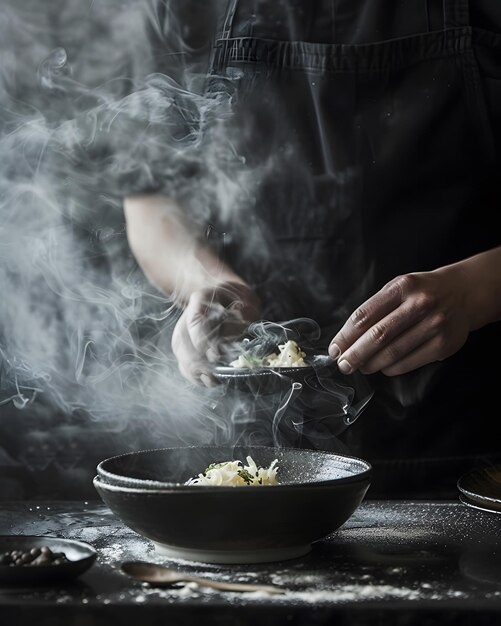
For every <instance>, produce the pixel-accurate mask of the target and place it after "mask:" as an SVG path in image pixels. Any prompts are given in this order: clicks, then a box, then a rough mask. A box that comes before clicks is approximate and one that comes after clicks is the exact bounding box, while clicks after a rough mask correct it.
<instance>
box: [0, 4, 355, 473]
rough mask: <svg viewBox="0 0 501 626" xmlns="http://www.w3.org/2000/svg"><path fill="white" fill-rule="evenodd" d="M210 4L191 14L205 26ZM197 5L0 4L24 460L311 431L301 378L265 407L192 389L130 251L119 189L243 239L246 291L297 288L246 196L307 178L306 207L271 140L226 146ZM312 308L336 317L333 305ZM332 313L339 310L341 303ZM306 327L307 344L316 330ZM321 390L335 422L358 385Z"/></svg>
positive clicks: (7, 309) (8, 273) (9, 338)
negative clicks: (284, 180)
mask: <svg viewBox="0 0 501 626" xmlns="http://www.w3.org/2000/svg"><path fill="white" fill-rule="evenodd" d="M216 4H218V3H213V2H207V3H197V7H198V10H200V11H207V19H209V18H210V15H211V10H212V9H214V7H215V6H216ZM159 7H160V8H163V10H164V11H165V15H159V14H158V8H159ZM192 9H193V7H192V6H191V3H190V2H188V1H187V0H186V2H170V1H166V2H159V3H156V2H154V0H125V2H124V0H86V1H85V2H82V1H77V0H51V2H39V0H24V1H23V2H22V3H19V2H15V1H14V0H6V1H4V2H2V3H1V5H0V41H1V42H2V43H1V44H0V46H1V48H0V54H1V62H0V124H1V128H0V131H1V134H0V154H1V155H2V159H1V160H0V211H1V216H2V220H1V222H0V289H1V292H0V406H1V409H0V410H1V412H2V414H3V416H4V417H3V419H7V417H8V419H9V423H15V424H16V427H17V425H18V424H19V428H20V430H22V431H23V435H22V436H21V439H22V442H23V444H22V448H23V451H22V455H21V456H22V460H23V462H25V463H26V465H27V466H29V467H32V468H35V469H44V468H47V467H49V466H50V465H51V464H54V463H55V464H57V467H58V468H59V469H64V470H65V471H67V470H68V469H69V468H74V469H75V468H78V466H79V464H80V463H81V460H82V458H83V454H82V450H81V446H82V445H83V444H82V443H81V442H82V440H83V439H82V437H83V438H84V439H85V440H86V441H87V442H89V440H90V444H89V443H88V445H90V446H91V447H92V448H93V449H94V450H99V446H97V444H96V441H97V440H99V439H100V438H102V437H104V438H105V439H107V441H108V442H110V441H112V442H113V445H115V446H117V445H118V447H119V448H120V449H122V446H123V447H124V448H125V447H129V448H135V449H137V448H138V447H140V446H143V447H144V446H155V447H158V446H168V445H182V444H206V443H214V442H215V443H227V442H228V441H232V442H237V441H238V440H239V439H241V438H242V437H245V438H246V441H245V443H262V442H263V441H269V438H270V428H272V430H273V433H272V435H273V436H274V438H275V440H277V441H278V442H279V443H288V442H290V441H294V442H296V441H297V440H298V437H299V438H301V437H302V436H303V435H304V431H305V429H306V430H307V428H306V426H307V425H306V424H305V422H304V419H303V417H301V416H300V415H299V413H297V411H296V413H294V410H295V409H294V410H292V409H293V408H294V407H296V408H297V407H298V406H300V402H299V401H300V400H301V399H304V398H305V389H306V388H307V387H308V384H309V383H308V382H307V381H304V382H302V383H300V384H301V390H300V389H299V384H293V385H292V386H291V385H290V381H285V383H284V385H285V386H284V387H283V389H282V391H284V392H285V393H282V391H281V392H280V394H279V395H278V396H276V397H274V398H273V399H272V401H271V404H270V397H266V396H261V395H259V396H252V395H251V396H249V395H242V394H233V393H231V392H230V391H229V390H228V389H226V388H225V387H224V386H222V387H220V388H217V389H215V390H206V389H203V388H199V387H193V386H190V385H188V384H187V382H186V381H185V380H184V379H183V378H182V377H181V375H180V374H179V372H178V368H177V363H176V361H175V359H174V357H173V355H172V351H171V347H170V337H171V333H172V330H173V328H174V325H175V323H176V321H177V319H178V316H179V311H178V310H177V309H176V307H174V306H173V303H172V301H171V300H170V299H169V298H168V297H166V296H164V295H163V294H161V293H159V292H158V291H156V290H155V289H154V288H153V287H152V286H151V285H150V284H149V283H148V282H147V281H146V279H145V277H144V276H143V274H142V272H141V271H140V270H139V268H138V267H137V264H136V262H135V260H134V258H133V257H132V255H131V253H130V251H129V249H128V246H127V240H126V235H125V225H124V217H123V211H122V200H123V197H124V196H126V195H128V194H130V193H135V192H145V191H155V192H159V193H166V194H168V195H169V196H171V197H174V198H175V199H176V200H177V201H178V203H179V204H180V205H181V206H183V207H184V208H185V210H186V211H188V212H189V213H190V216H191V217H192V219H193V221H194V222H195V223H196V224H198V225H199V226H200V228H204V227H205V226H206V225H207V224H208V223H211V224H213V226H212V228H211V232H210V239H211V241H213V242H214V244H215V245H219V244H220V246H221V251H222V253H223V254H224V252H225V250H226V249H227V248H228V249H230V248H231V247H232V246H234V245H241V246H242V250H241V252H242V254H241V259H242V263H243V265H244V269H245V267H247V266H248V267H249V268H251V269H252V270H255V269H257V270H258V273H259V272H261V275H264V276H265V277H266V280H264V279H263V282H262V284H260V285H258V286H259V287H261V288H262V289H263V292H264V293H266V292H267V291H268V292H272V295H273V297H272V298H270V301H272V302H276V303H281V302H283V301H285V299H286V298H290V296H288V295H286V292H291V291H292V292H293V296H292V298H294V297H295V295H296V296H297V295H298V294H297V290H296V294H295V295H294V289H291V285H290V284H289V282H288V280H289V276H285V277H284V275H283V263H282V264H279V263H277V264H276V265H275V264H274V263H273V262H272V263H271V264H268V265H266V264H265V261H266V260H270V259H271V260H272V261H274V259H275V258H276V260H277V261H282V259H280V257H279V255H278V254H277V252H276V251H275V250H273V245H272V241H271V239H270V238H269V236H268V235H267V234H266V233H264V232H263V230H262V228H261V227H260V221H259V216H258V209H259V206H257V203H256V197H257V195H258V192H259V193H266V191H267V187H266V185H264V187H263V181H266V180H267V177H268V178H269V175H270V173H272V172H276V171H277V168H278V170H279V169H280V168H282V169H284V168H285V170H286V171H288V172H290V173H291V177H294V176H295V177H296V179H297V180H298V181H302V180H304V183H301V184H302V185H303V187H304V189H303V188H300V191H301V189H302V191H303V192H304V198H305V200H304V202H306V203H307V202H309V201H311V195H312V191H311V189H310V187H311V181H310V180H309V178H308V172H307V171H306V170H304V171H303V168H305V167H306V166H305V165H303V164H301V163H298V162H297V154H296V152H295V147H294V146H293V145H292V143H291V141H290V140H287V141H282V139H283V136H282V135H279V136H277V137H276V138H275V137H273V138H272V139H270V146H268V149H266V150H261V151H258V152H257V154H256V156H255V158H254V159H252V160H246V159H245V158H244V156H243V153H244V152H243V151H241V150H240V146H241V144H244V145H245V144H246V142H247V143H249V142H251V141H252V137H248V136H247V135H246V133H248V131H246V130H245V129H243V130H242V131H241V136H237V135H236V134H235V128H236V126H235V125H234V124H233V123H232V120H233V115H234V102H235V92H236V86H237V85H238V83H239V81H240V80H241V78H242V76H241V72H240V70H238V69H237V68H228V71H226V72H225V73H224V75H222V76H215V77H213V78H212V80H211V82H210V85H209V86H210V89H207V84H206V75H207V69H208V68H207V64H206V61H205V60H204V59H206V58H207V54H206V52H207V49H206V47H207V45H208V42H205V43H204V42H203V41H202V39H200V38H198V39H197V33H196V32H195V33H194V32H191V31H190V22H189V20H188V21H187V20H186V19H183V16H182V15H180V13H182V12H183V11H185V12H186V13H187V14H188V16H189V11H190V10H192ZM185 17H186V16H185ZM199 21H200V22H202V23H203V22H204V20H199ZM209 43H210V42H209ZM268 106H269V107H273V106H275V104H273V98H272V97H271V98H270V102H269V104H268ZM242 128H243V127H242ZM280 132H282V133H283V129H282V131H280ZM319 132H320V134H322V132H323V131H322V129H321V128H320V129H319ZM278 144H280V150H278V148H277V146H278ZM324 147H325V146H324ZM276 148H277V149H276ZM329 174H332V172H331V169H330V168H329ZM301 184H300V187H301ZM284 193H285V194H286V193H287V190H286V191H285V192H284ZM296 195H297V197H298V198H300V200H298V201H301V202H302V201H303V200H302V199H301V198H303V195H302V194H301V193H298V194H296ZM276 201H277V203H278V202H280V203H281V204H284V205H285V206H287V205H288V204H287V203H288V201H289V199H288V198H287V197H285V196H284V197H280V198H278V197H277V198H276ZM284 228H285V229H286V230H287V231H288V232H291V231H294V228H293V225H291V224H284ZM237 231H238V235H239V237H240V239H239V241H236V240H234V234H235V232H237ZM237 239H238V238H237ZM297 262H298V263H300V262H301V259H298V260H297ZM269 267H272V268H273V270H272V271H269ZM240 269H241V268H237V271H240ZM289 270H290V271H289V274H290V275H291V276H292V275H293V274H294V266H292V267H291V268H289ZM313 278H314V280H313V279H312V280H311V281H306V283H307V284H305V286H304V287H303V293H302V294H301V297H302V299H303V300H302V301H303V302H304V301H307V300H308V290H317V291H318V294H320V293H323V292H325V291H326V290H325V288H324V286H323V285H322V282H321V279H320V278H319V277H318V276H314V277H313ZM359 286H360V289H362V285H361V284H360V285H359ZM322 290H323V291H322ZM355 296H356V294H355ZM292 304H294V302H293V303H292ZM324 304H325V310H326V311H329V312H330V311H331V310H332V306H331V305H332V302H331V301H330V300H328V299H327V298H326V300H325V302H324ZM344 306H345V307H346V310H341V309H340V311H339V313H340V317H341V318H343V317H344V316H345V314H346V313H348V312H349V311H350V302H349V301H347V302H346V303H344ZM292 308H294V306H293V307H292ZM273 314H274V311H272V310H270V311H269V315H270V319H281V318H280V316H273ZM289 327H290V325H289ZM256 330H258V329H257V328H254V329H253V331H256ZM300 330H301V336H302V337H303V338H304V337H305V333H306V337H307V339H308V337H309V339H312V340H313V339H315V336H314V335H315V333H316V332H317V330H318V329H313V334H310V335H308V333H309V332H310V331H311V329H310V330H305V328H301V329H300ZM259 332H261V335H259V333H258V335H257V337H256V339H257V340H258V341H261V342H262V344H263V345H265V344H266V342H268V341H271V340H273V341H274V340H275V339H276V334H273V333H272V334H271V335H270V328H267V327H265V326H262V327H261V328H260V331H259ZM316 338H317V339H318V336H316ZM318 380H319V381H320V382H318V384H319V385H320V386H321V388H318V387H317V388H316V390H317V391H319V390H320V392H323V391H325V393H326V394H328V395H329V397H330V398H332V397H335V394H336V393H337V394H338V404H339V407H340V409H339V413H340V415H341V416H342V419H344V418H345V417H346V415H348V408H347V407H352V406H356V404H353V398H352V397H350V394H351V393H352V391H350V390H347V391H346V392H340V387H339V386H336V388H335V390H333V389H332V388H331V389H330V390H329V389H328V382H327V381H324V380H322V379H321V378H319V379H318ZM315 384H317V383H315ZM299 391H301V393H299V394H298V392H299ZM339 394H340V395H339ZM363 395H364V397H365V394H363ZM250 406H252V415H253V418H254V417H256V418H258V417H259V416H264V417H265V419H263V420H259V419H256V420H254V421H253V422H252V423H251V424H249V422H248V416H249V407H250ZM270 409H271V410H272V413H271V418H270ZM291 410H292V412H291ZM357 411H358V408H357ZM291 416H292V417H291ZM274 418H275V419H274ZM287 421H288V423H289V425H290V427H289V426H288V427H287V428H288V430H287V429H286V431H283V430H282V428H281V427H279V425H280V424H282V425H283V424H284V423H285V422H287ZM320 421H321V420H320ZM261 422H263V423H264V424H265V425H264V426H261ZM239 424H240V425H242V424H245V425H246V426H245V428H241V427H240V426H239ZM1 428H2V426H1V425H0V429H1ZM321 429H322V425H320V430H321ZM48 432H50V433H51V434H50V437H49V436H48ZM282 432H287V434H286V435H284V436H283V437H282V436H281V435H280V436H279V433H282ZM117 434H119V435H120V438H117V439H116V440H115V439H114V438H115V436H116V435H117ZM331 435H332V429H331V428H326V434H325V437H330V436H331ZM117 441H119V442H120V444H117V443H116V442H117ZM240 442H242V441H240ZM2 445H3V443H2V442H1V441H0V446H2ZM120 449H119V450H118V451H120Z"/></svg>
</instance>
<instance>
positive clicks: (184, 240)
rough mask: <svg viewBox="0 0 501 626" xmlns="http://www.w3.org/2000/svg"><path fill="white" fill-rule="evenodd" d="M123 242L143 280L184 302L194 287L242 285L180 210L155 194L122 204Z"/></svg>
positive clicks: (135, 197) (125, 201)
mask: <svg viewBox="0 0 501 626" xmlns="http://www.w3.org/2000/svg"><path fill="white" fill-rule="evenodd" d="M124 213H125V218H126V224H127V238H128V241H129V246H130V248H131V251H132V253H133V254H134V256H135V258H136V260H137V262H138V264H139V266H140V267H141V269H142V270H143V272H144V273H145V275H146V277H147V278H148V280H149V281H150V282H151V283H152V284H153V285H154V286H155V287H156V288H157V289H159V290H160V291H162V292H164V293H166V294H168V295H172V297H173V299H174V300H175V301H176V302H177V303H178V304H181V305H182V304H185V303H186V302H187V301H188V300H189V297H190V295H191V294H192V293H194V292H195V291H197V290H199V289H206V288H211V287H212V288H216V287H218V286H219V285H221V284H223V283H228V282H233V283H240V284H244V281H243V280H242V279H241V278H240V277H239V276H238V275H237V274H235V272H233V271H232V270H231V268H230V267H228V266H227V265H225V264H224V263H222V262H221V261H220V260H219V259H218V257H217V255H216V254H215V253H214V251H213V250H211V248H210V247H209V245H208V244H207V243H206V242H204V241H203V239H202V237H201V236H200V235H199V233H197V232H196V230H195V228H194V225H192V224H190V223H189V222H188V220H187V219H186V217H184V216H183V215H182V212H181V210H180V208H179V206H178V205H177V204H176V203H175V202H174V201H173V200H171V199H169V198H167V197H165V196H160V195H144V196H130V197H127V198H125V200H124Z"/></svg>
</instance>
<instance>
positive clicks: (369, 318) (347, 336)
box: [329, 279, 403, 359]
mask: <svg viewBox="0 0 501 626" xmlns="http://www.w3.org/2000/svg"><path fill="white" fill-rule="evenodd" d="M402 301H403V294H402V289H401V286H400V282H399V281H398V280H397V279H395V280H394V281H391V282H390V283H388V284H387V285H385V286H384V287H383V288H382V289H381V290H380V291H378V292H377V293H376V294H374V295H373V296H372V297H371V298H369V299H368V300H366V301H365V302H364V303H363V304H362V305H361V306H359V307H358V308H357V309H356V310H355V311H354V312H353V313H352V314H351V316H350V317H349V319H348V320H347V321H346V323H345V324H344V326H343V327H342V328H341V330H340V331H339V332H338V333H337V334H336V335H335V337H334V338H333V339H332V341H331V344H330V346H329V355H330V356H331V358H333V359H335V358H337V357H338V356H339V355H340V354H341V353H343V352H344V351H345V350H346V349H347V348H348V347H349V346H351V345H352V344H353V343H354V342H355V341H356V340H357V339H358V338H359V337H361V336H362V335H363V334H364V333H365V332H366V331H367V330H368V329H369V328H371V327H372V326H374V324H376V323H377V322H379V321H380V320H382V319H383V318H384V317H386V316H388V315H389V314H390V313H391V312H392V311H394V310H395V309H397V308H398V307H399V306H400V305H401V304H402Z"/></svg>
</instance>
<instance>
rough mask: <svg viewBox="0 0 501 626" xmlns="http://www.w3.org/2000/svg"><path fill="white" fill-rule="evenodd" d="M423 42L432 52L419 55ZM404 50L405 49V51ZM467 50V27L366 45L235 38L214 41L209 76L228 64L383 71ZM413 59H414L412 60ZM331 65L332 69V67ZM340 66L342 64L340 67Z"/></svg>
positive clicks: (339, 71) (421, 52)
mask: <svg viewBox="0 0 501 626" xmlns="http://www.w3.org/2000/svg"><path fill="white" fill-rule="evenodd" d="M427 39H432V41H431V42H430V43H429V45H430V46H433V44H434V49H433V47H432V49H430V50H428V51H426V53H424V54H423V50H422V46H423V45H424V44H425V40H427ZM245 43H247V49H246V50H244V51H242V45H245ZM406 47H407V48H408V49H405V48H406ZM471 47H472V31H471V28H469V27H461V28H458V29H452V30H448V31H434V32H432V33H422V34H420V35H413V36H411V37H405V38H398V39H391V40H387V41H384V42H378V43H370V44H317V43H313V42H301V41H296V42H291V41H282V40H273V39H258V38H253V37H236V38H232V39H220V40H218V41H217V42H216V44H215V46H214V50H215V53H214V63H213V66H212V68H211V73H212V74H214V73H215V72H217V71H218V70H219V69H221V68H224V67H225V66H226V65H227V64H228V63H230V62H231V63H242V64H245V63H249V64H260V65H262V66H264V67H266V68H268V69H271V68H278V69H282V68H283V69H290V70H295V69H297V70H300V71H304V70H305V69H307V70H309V71H320V72H325V73H332V74H337V73H343V72H353V71H361V72H363V71H367V72H377V71H381V72H384V71H388V70H391V69H401V68H403V67H410V66H412V65H416V64H418V63H419V62H421V61H428V60H430V59H434V58H445V57H450V56H455V55H460V54H462V53H464V52H466V51H467V50H469V49H471ZM301 48H303V49H301ZM329 48H330V49H331V54H328V51H329ZM315 49H316V50H317V51H316V50H315ZM287 55H295V58H294V60H292V61H287V60H286V58H285V57H286V56H287ZM308 55H310V56H314V55H317V56H318V57H319V58H322V59H324V61H323V62H320V63H313V62H309V63H308V62H307V60H306V59H305V57H307V56H308ZM382 55H385V56H387V57H390V59H388V60H386V59H384V58H381V57H382ZM371 56H372V57H373V58H372V59H371V58H370V57H371ZM378 56H379V58H378ZM413 56H414V57H415V58H414V59H413ZM326 57H327V59H326ZM364 57H365V58H364ZM400 57H402V58H400ZM403 57H407V58H403ZM367 58H368V60H367ZM325 59H326V60H325ZM333 64H334V65H335V67H333V66H332V65H333ZM343 64H346V65H345V66H343Z"/></svg>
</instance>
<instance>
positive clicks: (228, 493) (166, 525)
mask: <svg viewBox="0 0 501 626" xmlns="http://www.w3.org/2000/svg"><path fill="white" fill-rule="evenodd" d="M249 455H250V456H252V458H253V459H254V460H255V461H256V463H257V464H258V465H261V466H263V467H267V466H269V465H270V463H271V462H272V461H273V460H274V459H278V468H279V469H278V473H277V479H278V480H279V483H280V484H279V485H276V486H266V487H206V486H197V485H185V484H184V483H185V482H186V481H187V480H188V479H189V478H191V477H193V476H195V475H197V474H198V473H200V472H202V471H203V470H204V469H205V468H206V467H207V466H208V465H209V464H210V463H215V462H223V461H228V460H231V459H239V460H242V461H245V459H246V457H247V456H249ZM97 471H98V475H97V476H96V477H95V479H94V485H95V488H96V490H97V492H98V493H99V495H100V496H101V498H102V499H103V501H104V502H105V503H106V504H107V505H108V506H109V507H110V509H111V510H112V511H113V512H114V513H115V514H116V515H118V517H120V519H122V521H123V522H124V523H125V524H126V525H127V526H129V527H130V528H132V529H133V530H135V531H136V532H137V533H139V534H141V535H143V536H145V537H147V538H149V539H150V540H151V541H153V543H154V544H155V546H156V549H157V551H158V552H159V553H160V554H163V555H166V556H169V557H174V558H182V559H187V560H191V561H202V562H212V563H252V562H256V563H258V562H266V561H277V560H283V559H288V558H294V557H298V556H301V555H304V554H306V553H307V552H309V550H310V549H311V544H312V542H314V541H318V540H320V539H322V538H324V537H326V536H327V535H329V534H330V533H332V532H334V531H335V530H337V529H338V528H339V527H340V526H341V525H342V524H344V522H345V521H346V520H347V519H348V518H349V517H350V516H351V515H352V514H353V512H354V511H355V509H356V508H357V507H358V506H359V504H360V503H361V502H362V500H363V498H364V496H365V494H366V492H367V489H368V488H369V485H370V480H371V473H372V468H371V466H370V464H369V463H367V462H366V461H363V460H361V459H357V458H354V457H349V456H343V455H336V454H329V453H326V452H320V451H314V450H298V449H283V448H272V447H235V448H232V447H210V446H208V447H192V448H165V449H160V450H145V451H140V452H134V453H129V454H125V455H121V456H118V457H112V458H110V459H106V460H104V461H102V462H101V463H100V464H99V465H98V468H97Z"/></svg>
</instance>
